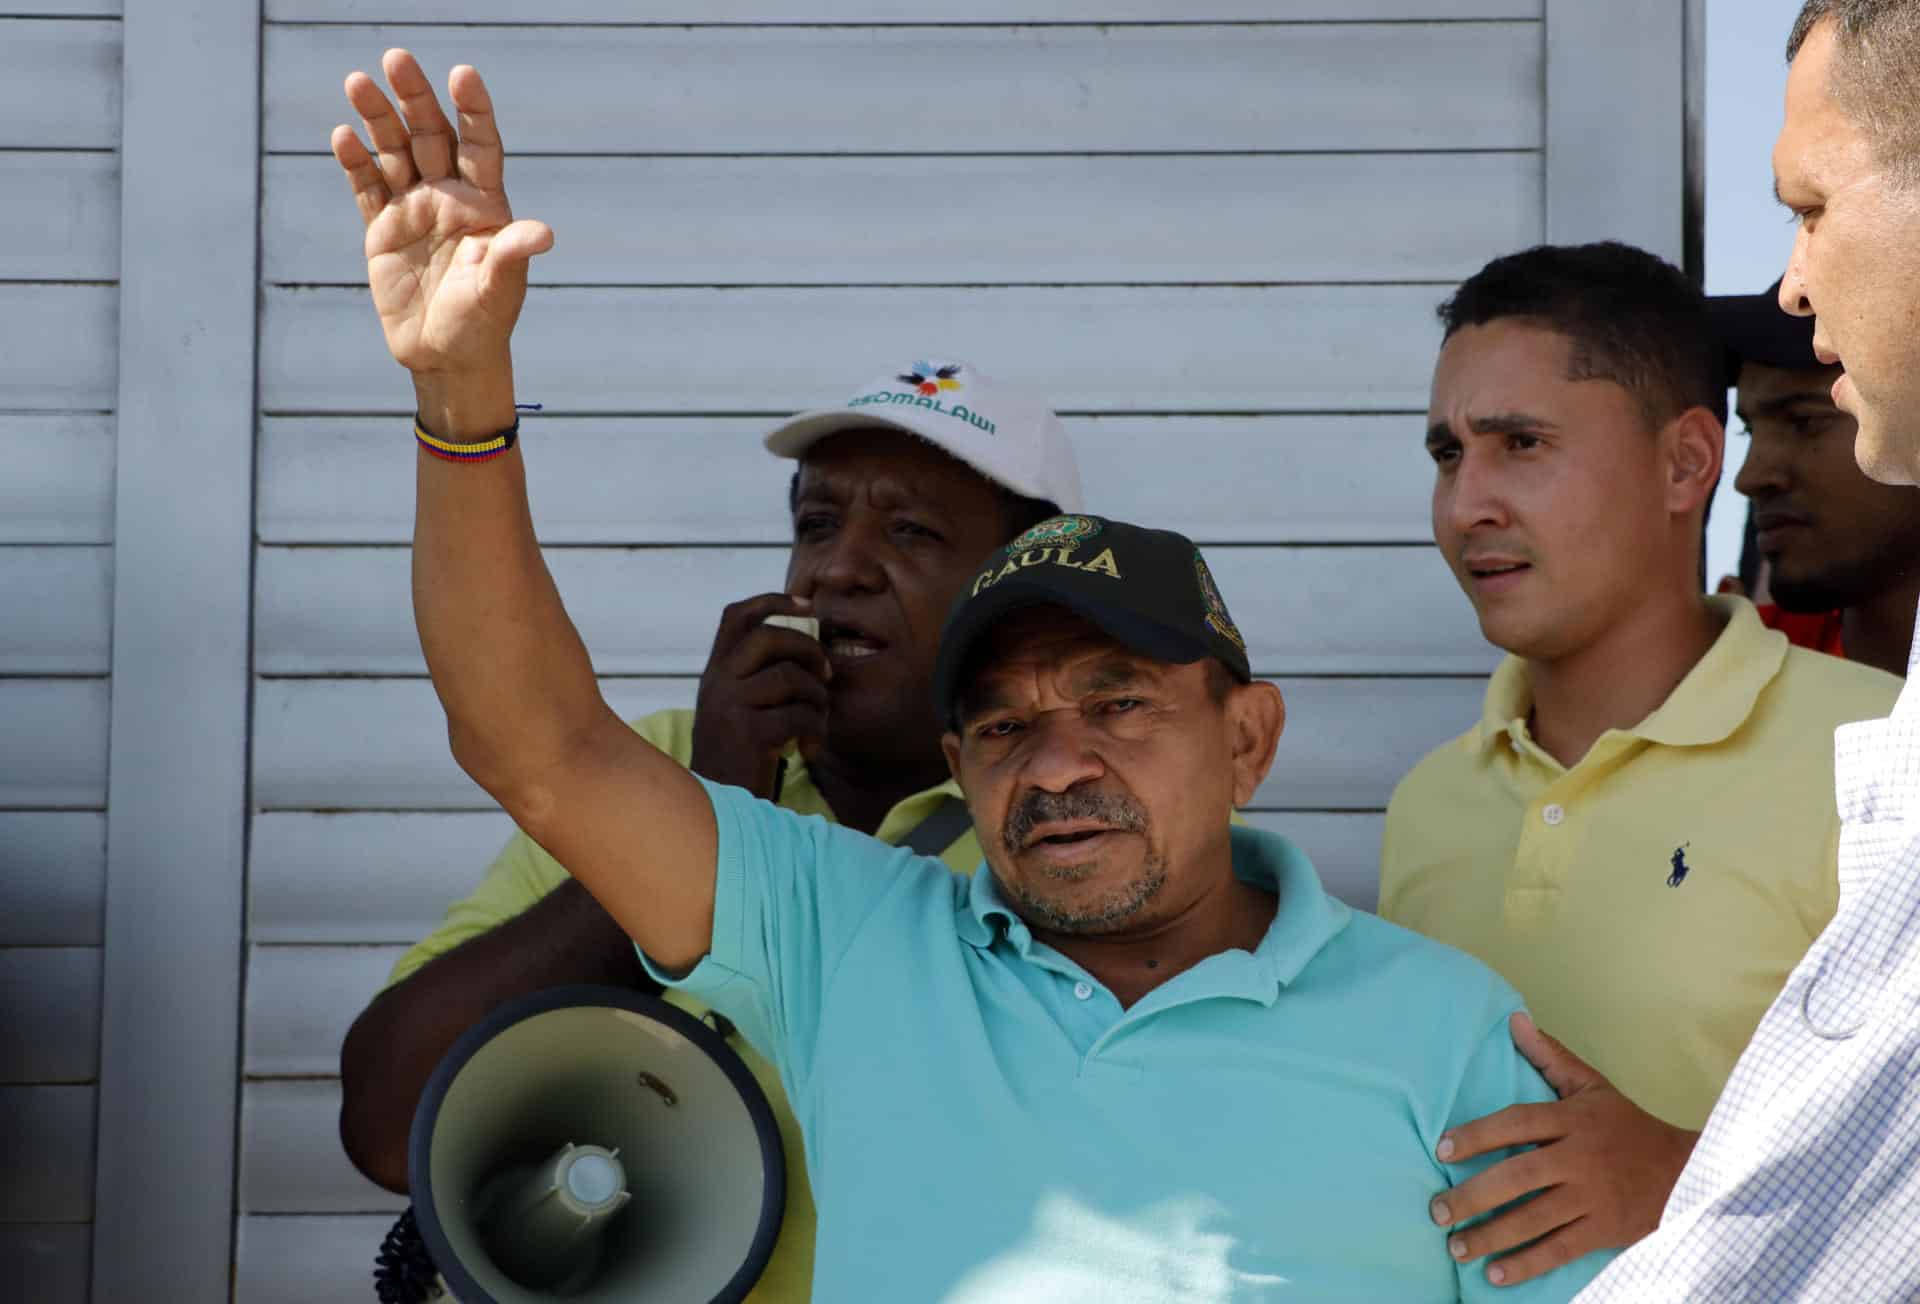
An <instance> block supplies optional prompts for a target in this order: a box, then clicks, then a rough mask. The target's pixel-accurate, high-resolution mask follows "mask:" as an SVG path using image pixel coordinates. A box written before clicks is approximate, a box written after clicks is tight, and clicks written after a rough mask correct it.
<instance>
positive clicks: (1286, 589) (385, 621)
mask: <svg viewBox="0 0 1920 1304" xmlns="http://www.w3.org/2000/svg"><path fill="white" fill-rule="evenodd" d="M1208 558H1209V562H1210V564H1211V565H1212V567H1213V571H1214V575H1215V578H1216V579H1218V581H1219V584H1220V590H1221V593H1222V594H1223V595H1224V596H1225V598H1226V600H1227V606H1228V608H1229V609H1230V610H1231V611H1232V612H1233V617H1234V621H1235V623H1236V624H1238V625H1239V627H1240V630H1241V632H1242V633H1243V634H1245V635H1246V639H1247V646H1248V648H1249V650H1250V655H1251V658H1252V661H1253V668H1254V670H1255V671H1257V672H1259V673H1262V674H1400V673H1410V674H1462V673H1464V674H1475V673H1478V674H1484V673H1487V672H1489V671H1490V670H1491V669H1492V667H1493V665H1494V662H1495V660H1496V659H1497V658H1496V657H1495V655H1494V653H1493V652H1492V650H1491V649H1490V648H1489V647H1488V645H1487V644H1486V643H1485V642H1484V641H1483V640H1482V639H1481V637H1480V632H1479V627H1478V625H1477V624H1476V622H1475V620H1474V616H1473V610H1472V608H1471V606H1469V604H1468V603H1467V601H1466V599H1465V598H1464V597H1463V596H1462V595H1461V593H1460V591H1459V589H1458V587H1457V586H1456V585H1455V584H1454V581H1453V577H1452V575H1451V574H1450V573H1449V572H1448V570H1447V567H1446V564H1445V563H1444V562H1443V561H1442V560H1441V559H1440V555H1439V553H1438V552H1437V551H1436V550H1434V549H1432V548H1253V547H1247V548H1215V549H1212V550H1211V551H1210V552H1209V554H1208ZM786 560H787V553H786V550H785V549H783V548H639V549H629V548H617V549H616V548H555V549H549V550H548V552H547V565H548V569H549V570H550V571H551V572H552V573H553V577H554V582H555V583H556V584H557V585H558V586H559V589H560V594H561V597H562V598H563V599H564V600H565V602H566V604H567V611H568V613H569V614H570V615H571V616H572V617H573V621H574V624H575V625H576V626H577V627H578V628H579V630H580V635H581V637H582V638H583V639H585V640H586V644H587V649H588V651H589V652H591V653H592V655H593V662H594V666H595V668H596V669H597V670H598V671H599V672H600V673H601V674H603V675H694V676H698V675H699V674H700V673H701V672H702V671H703V670H704V669H705V668H706V664H707V655H708V653H709V651H710V650H711V648H712V646H713V636H714V631H715V630H716V629H717V628H718V626H719V621H720V613H721V610H722V609H723V608H724V607H725V605H726V604H727V603H728V602H732V601H737V600H739V599H742V598H746V597H750V596H752V595H754V594H757V593H766V592H777V591H779V590H780V588H781V586H782V584H783V582H784V579H785V569H786ZM4 563H5V553H4V551H0V595H3V594H4V592H5V583H4V581H5V575H6V571H5V565H4ZM410 565H411V553H410V551H408V550H406V549H399V548H262V549H261V550H260V556H259V565H258V569H257V571H256V577H257V582H256V585H255V594H256V599H255V613H256V614H255V621H256V623H255V628H254V640H255V641H254V663H255V668H256V669H257V670H259V671H260V672H261V673H263V674H271V675H320V674H363V675H395V674H404V675H424V674H425V673H426V670H427V667H426V662H425V660H424V659H423V658H422V657H421V655H420V646H419V635H418V634H417V632H416V631H415V628H414V622H413V608H412V604H411V599H410V593H411V589H410V581H409V574H410ZM0 651H4V644H0Z"/></svg>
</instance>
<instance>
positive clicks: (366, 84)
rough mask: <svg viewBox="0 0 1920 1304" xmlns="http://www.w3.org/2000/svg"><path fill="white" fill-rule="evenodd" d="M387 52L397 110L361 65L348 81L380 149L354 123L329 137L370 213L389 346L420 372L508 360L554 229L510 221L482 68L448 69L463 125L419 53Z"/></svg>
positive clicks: (375, 285) (372, 269)
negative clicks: (451, 114)
mask: <svg viewBox="0 0 1920 1304" xmlns="http://www.w3.org/2000/svg"><path fill="white" fill-rule="evenodd" d="M380 63H381V68H382V70H383V71H384V72H385V73H386V76H387V82H388V84H389V85H391V86H392V87H393V91H394V94H395V96H396V97H397V98H398V100H399V102H400V110H399V112H397V113H396V112H395V110H394V107H393V105H392V104H391V103H390V102H389V101H388V99H387V97H386V95H385V94H383V93H382V92H381V90H380V88H379V86H378V85H376V84H375V83H374V80H373V78H371V77H369V76H367V74H365V73H364V72H354V73H352V74H350V75H349V76H348V77H347V81H346V92H347V99H348V101H349V102H350V103H351V104H352V105H353V107H354V109H355V110H356V111H357V112H358V113H359V114H360V118H361V121H362V122H363V123H364V124H365V126H366V130H367V136H368V138H369V139H370V140H371V141H372V142H373V149H374V150H375V151H377V153H378V157H377V158H376V157H375V155H374V154H373V153H369V152H368V149H367V146H366V145H365V144H363V143H362V142H361V140H360V137H359V136H358V135H357V134H356V133H355V132H354V130H353V128H352V127H349V126H346V125H341V126H338V127H335V128H334V129H333V139H332V145H333V156H334V158H335V159H337V160H339V163H340V166H341V167H342V168H343V169H344V170H345V171H346V174H347V179H348V181H349V182H351V184H352V186H353V199H354V203H355V204H356V205H357V206H358V207H359V209H360V217H361V220H362V221H364V222H365V223H366V227H367V237H366V252H367V282H368V284H369V286H370V287H371V288H372V290H373V302H374V307H375V308H376V309H378V311H379V313H380V325H381V327H382V329H384V330H385V332H386V336H387V347H388V348H389V349H390V350H392V352H393V356H394V358H395V359H396V360H397V361H398V362H399V363H400V365H401V366H403V367H406V368H407V369H408V370H409V371H412V372H413V373H414V374H415V376H416V377H422V376H427V375H444V376H458V375H471V374H480V373H485V372H487V371H488V370H489V369H490V368H503V367H504V364H505V363H506V360H507V358H508V341H509V339H510V338H511V336H512V334H513V325H514V322H515V321H516V320H517V319H518V318H519V316H520V308H521V305H522V303H523V302H524V301H525V299H526V293H527V263H528V260H529V259H531V258H532V257H533V256H534V255H536V254H541V253H545V252H546V251H547V250H548V249H550V248H552V247H553V231H552V229H551V228H549V227H548V226H547V225H546V223H544V222H532V221H519V222H516V221H514V220H513V211H512V209H511V208H509V207H508V205H507V193H506V190H505V188H504V186H503V182H502V172H503V164H504V161H505V155H504V153H503V151H502V149H501V146H500V133H499V131H498V129H497V128H496V126H495V124H494V120H493V101H492V100H491V99H490V98H489V97H488V95H487V87H486V83H484V82H483V81H481V80H480V74H479V73H478V72H477V71H475V70H474V69H473V68H472V67H470V66H469V65H466V64H461V65H459V66H458V67H456V68H454V70H453V71H452V72H451V73H449V74H448V76H447V91H448V94H449V95H450V96H451V98H452V101H453V107H454V110H455V112H456V113H457V114H458V115H459V119H460V129H459V132H458V134H456V133H455V131H454V128H453V125H452V124H451V123H449V122H448V121H447V116H446V114H445V113H443V112H442V111H441V108H440V101H439V100H438V99H436V98H435V97H434V93H433V87H432V86H431V85H430V84H429V83H428V82H427V78H426V75H425V74H424V73H422V72H421V71H420V65H419V63H418V62H416V61H415V59H414V57H413V56H412V55H411V54H409V53H407V51H405V50H388V51H387V52H386V55H385V56H384V57H383V58H382V59H381V61H380Z"/></svg>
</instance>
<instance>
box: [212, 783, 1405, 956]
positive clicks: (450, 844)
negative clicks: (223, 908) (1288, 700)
mask: <svg viewBox="0 0 1920 1304" xmlns="http://www.w3.org/2000/svg"><path fill="white" fill-rule="evenodd" d="M1248 818H1249V820H1250V821H1251V822H1252V823H1253V824H1254V825H1256V826H1257V827H1260V828H1264V829H1271V830H1272V831H1274V832H1276V833H1282V834H1285V835H1286V836H1287V837H1288V838H1290V839H1292V840H1293V842H1294V843H1295V844H1296V845H1298V846H1299V847H1300V848H1301V849H1302V850H1304V851H1305V852H1306V853H1307V854H1308V855H1309V856H1310V857H1312V859H1313V863H1314V865H1315V866H1316V867H1317V868H1318V869H1319V870H1320V876H1321V878H1322V879H1323V880H1324V881H1325V882H1326V884H1327V887H1328V889H1329V890H1330V891H1332V892H1334V893H1335V895H1337V896H1340V897H1341V898H1342V899H1344V900H1346V901H1348V902H1350V903H1352V904H1354V905H1357V906H1360V907H1361V908H1362V909H1367V910H1371V909H1372V908H1373V905H1374V902H1375V899H1376V898H1377V895H1378V891H1379V886H1378V879H1379V864H1380V828H1381V823H1382V820H1381V817H1380V816H1379V815H1377V814H1370V813H1360V814H1347V813H1341V814H1328V813H1324V812H1316V811H1284V812H1283V811H1254V812H1252V813H1251V814H1250V815H1249V816H1248ZM512 833H513V821H512V820H510V819H508V818H507V817H506V815H505V814H503V813H501V812H498V811H489V812H481V811H434V812H405V813H391V812H384V811H380V812H371V813H314V812H306V811H276V812H272V813H269V814H264V815H257V816H255V817H254V821H253V856H252V861H251V867H250V870H249V875H250V877H249V880H248V883H249V894H248V895H249V904H250V905H251V907H252V930H251V932H250V934H249V936H251V937H252V939H253V940H254V941H255V942H263V943H287V942H299V943H307V944H327V943H353V944H361V945H367V944H385V945H397V946H411V945H412V944H413V943H414V942H416V941H418V940H420V939H421V938H422V937H425V936H426V935H427V934H428V933H430V932H432V931H433V930H434V929H435V928H437V927H439V925H440V922H441V920H442V919H443V918H444V917H445V915H446V910H447V907H448V906H449V905H451V904H452V903H453V902H454V901H457V900H459V899H460V898H462V897H464V896H466V895H467V893H469V892H471V891H472V890H473V888H474V886H475V885H476V884H478V883H479V881H480V878H481V876H482V875H483V874H484V873H485V871H486V867H487V866H488V865H489V864H491V863H492V861H493V858H494V856H496V855H498V854H499V851H500V848H501V846H502V845H504V844H505V842H506V840H507V838H508V837H509V836H510V835H511V834H512Z"/></svg>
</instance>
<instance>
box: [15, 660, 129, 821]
mask: <svg viewBox="0 0 1920 1304" xmlns="http://www.w3.org/2000/svg"><path fill="white" fill-rule="evenodd" d="M0 721H5V722H6V728H4V729H0V810H5V809H8V808H10V807H11V808H19V807H28V808H36V807H68V808H70V807H79V808H82V809H87V810H101V809H104V808H105V806H106V802H107V681H106V680H104V679H0Z"/></svg>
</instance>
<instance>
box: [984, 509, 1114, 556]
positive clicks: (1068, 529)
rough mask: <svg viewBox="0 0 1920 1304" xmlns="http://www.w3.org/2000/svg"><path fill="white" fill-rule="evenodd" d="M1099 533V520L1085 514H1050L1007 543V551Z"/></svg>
mask: <svg viewBox="0 0 1920 1304" xmlns="http://www.w3.org/2000/svg"><path fill="white" fill-rule="evenodd" d="M1098 533H1100V522H1098V521H1095V520H1090V519H1088V518H1087V517H1085V516H1050V517H1048V518H1047V519H1046V520H1044V521H1042V522H1040V524H1038V525H1036V526H1034V527H1033V528H1032V529H1031V530H1028V531H1027V532H1026V533H1025V534H1023V535H1021V536H1020V537H1019V538H1017V539H1015V540H1014V541H1013V542H1012V543H1010V544H1008V545H1007V549H1006V550H1007V552H1008V553H1020V552H1025V551H1027V550H1028V549H1029V548H1039V547H1043V546H1045V547H1051V546H1053V545H1055V544H1062V543H1078V542H1080V540H1082V539H1091V538H1092V537H1093V536H1094V535H1096V534H1098Z"/></svg>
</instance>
